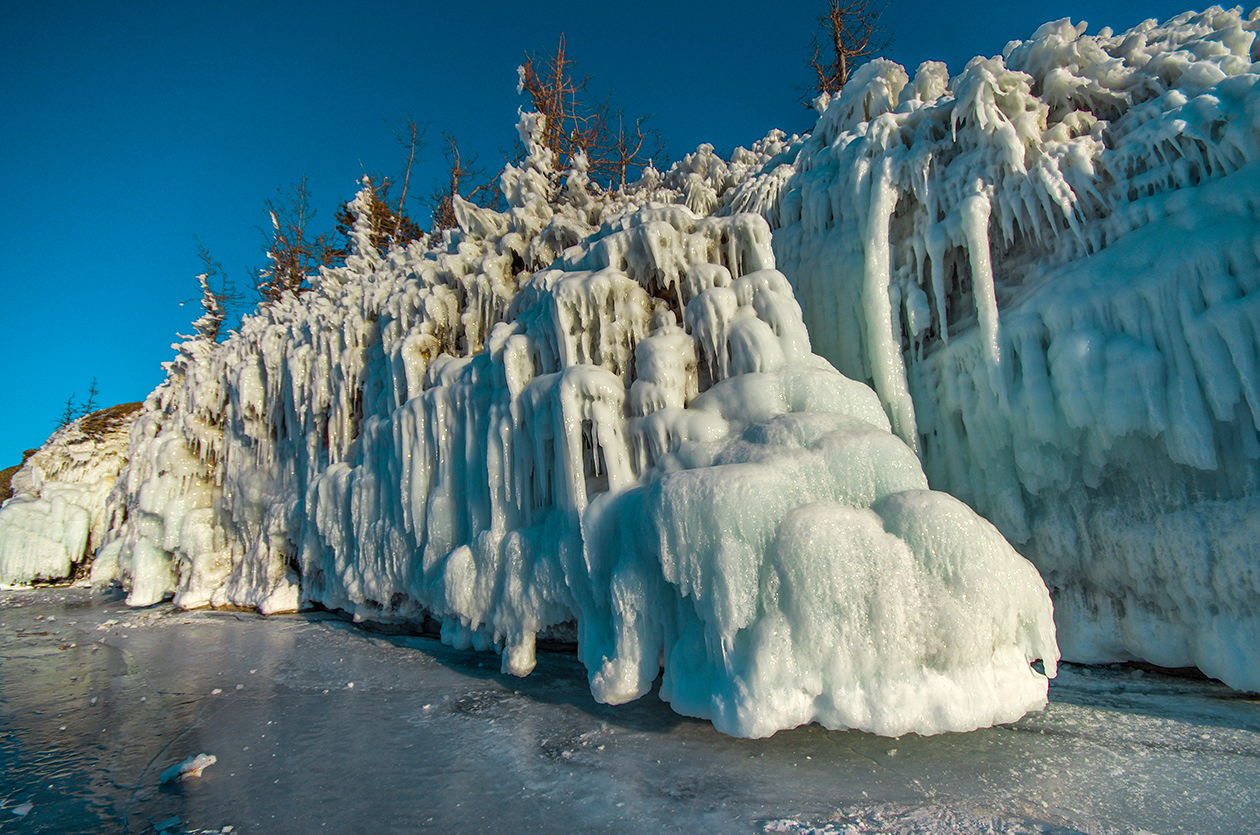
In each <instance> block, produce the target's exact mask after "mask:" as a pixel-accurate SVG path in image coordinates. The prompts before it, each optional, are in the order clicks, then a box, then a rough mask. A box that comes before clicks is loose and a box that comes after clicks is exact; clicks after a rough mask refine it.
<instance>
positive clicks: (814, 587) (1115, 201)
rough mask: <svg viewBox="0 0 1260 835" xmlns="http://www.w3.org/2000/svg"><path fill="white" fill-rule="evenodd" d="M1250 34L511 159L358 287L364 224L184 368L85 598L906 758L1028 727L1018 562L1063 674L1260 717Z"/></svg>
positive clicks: (1171, 30)
mask: <svg viewBox="0 0 1260 835" xmlns="http://www.w3.org/2000/svg"><path fill="white" fill-rule="evenodd" d="M1255 27H1256V23H1255V22H1253V21H1251V20H1249V19H1246V18H1244V17H1243V15H1242V13H1241V12H1240V11H1237V10H1235V11H1222V10H1221V9H1212V10H1209V11H1208V12H1205V13H1203V14H1198V15H1189V14H1188V15H1184V16H1181V17H1179V18H1177V19H1174V20H1172V21H1168V22H1166V23H1164V24H1162V25H1157V24H1155V23H1154V22H1148V23H1146V24H1143V25H1142V26H1139V27H1138V28H1136V29H1134V30H1133V31H1131V32H1127V33H1123V34H1120V35H1115V34H1113V33H1111V32H1109V31H1107V30H1103V31H1102V32H1101V33H1099V34H1098V35H1096V36H1089V35H1085V34H1084V32H1085V28H1084V26H1083V25H1081V26H1077V25H1073V24H1071V23H1068V22H1066V21H1060V22H1058V23H1052V24H1047V25H1046V26H1044V27H1042V28H1041V29H1040V30H1039V31H1038V32H1037V33H1036V34H1035V35H1034V37H1033V38H1032V39H1030V40H1029V41H1026V42H1014V43H1012V44H1011V45H1010V46H1008V48H1007V50H1006V51H1005V53H1004V55H1003V56H1001V57H994V58H988V59H980V58H977V59H975V60H973V61H972V62H971V63H970V64H969V65H968V66H967V67H966V69H964V70H963V72H962V73H960V74H959V75H958V76H956V77H954V78H952V79H951V78H950V77H949V76H948V73H947V72H946V70H945V67H944V66H943V65H940V64H934V63H931V62H929V63H926V64H924V65H922V66H921V67H920V68H919V69H918V70H917V72H916V73H915V76H914V78H913V79H911V78H910V77H909V74H908V73H906V71H905V70H904V69H902V68H901V67H899V66H897V65H896V64H893V63H891V62H887V61H875V62H872V63H871V64H868V65H866V66H865V67H863V68H861V69H860V70H858V71H857V73H855V76H854V78H853V79H852V80H851V82H850V83H849V85H848V86H847V87H846V88H845V90H844V91H843V92H842V93H841V94H840V95H839V96H838V97H836V98H835V99H832V100H820V101H819V102H818V106H819V110H820V115H819V120H818V124H817V125H816V127H815V129H814V130H813V132H812V133H811V134H809V135H808V136H806V137H804V138H798V137H790V138H789V137H785V136H784V135H783V134H781V133H778V132H776V133H772V134H771V135H770V136H768V137H767V138H766V139H765V140H763V141H762V142H760V143H757V144H756V145H755V146H754V147H753V148H752V149H751V150H745V149H736V151H735V153H734V154H733V155H732V157H731V158H730V159H722V158H720V157H719V156H718V155H717V154H715V153H714V152H713V149H712V148H710V147H707V146H705V147H702V148H701V149H699V150H698V151H697V152H696V153H694V154H691V155H688V156H687V157H686V158H684V159H683V160H681V161H680V162H678V163H676V164H675V165H674V166H673V167H671V168H670V169H669V170H668V171H667V172H664V173H661V172H657V171H655V170H653V169H649V170H648V171H647V172H645V174H644V176H643V177H642V179H641V180H640V181H638V182H637V183H634V184H632V185H630V186H628V187H626V188H625V189H623V190H621V191H619V192H616V193H605V192H602V191H600V190H598V189H594V188H592V187H590V185H589V183H588V181H587V179H586V175H585V172H584V170H583V163H582V160H581V159H580V157H579V158H578V159H577V160H576V162H575V164H574V165H573V167H572V169H571V170H568V171H557V170H556V169H555V163H554V160H553V158H552V157H551V155H550V153H549V152H548V151H547V150H546V149H545V148H542V147H541V146H540V145H539V144H538V143H537V142H536V141H534V138H535V137H536V136H538V135H540V134H539V127H540V125H539V122H538V119H539V117H537V116H536V115H533V114H525V115H524V116H523V117H522V122H521V133H522V139H523V141H524V142H525V143H526V145H527V146H528V147H529V154H528V156H527V157H526V159H525V160H524V162H522V163H520V164H518V165H514V166H509V167H508V168H507V169H505V171H504V173H503V175H502V178H501V181H500V185H501V188H502V190H503V193H504V195H505V197H506V200H507V203H508V206H509V208H508V209H507V210H506V211H503V212H495V211H489V210H486V209H483V208H479V207H476V206H473V205H471V204H468V203H464V202H462V201H457V202H456V213H457V215H458V218H459V228H458V229H457V230H453V231H451V232H448V233H446V235H445V236H444V237H443V238H442V240H435V241H423V242H418V243H413V244H410V245H409V246H407V247H405V248H394V249H393V250H391V251H390V252H389V253H388V254H386V255H384V256H382V255H381V254H380V253H378V252H377V250H376V249H375V247H373V246H372V244H371V242H370V239H369V238H370V230H369V229H368V226H367V224H368V220H367V217H368V212H367V210H366V208H367V204H366V202H365V201H366V200H367V199H368V197H367V195H368V191H366V190H365V191H363V192H361V195H360V198H359V201H358V202H357V203H356V204H355V205H354V206H352V208H353V209H354V210H355V211H356V212H357V213H358V214H357V216H358V217H360V223H359V225H358V226H356V230H355V234H354V239H355V240H354V241H353V246H352V249H353V254H352V255H351V256H350V257H349V258H348V259H347V261H346V264H345V265H344V266H343V267H338V268H335V269H324V270H322V271H321V273H320V274H319V275H318V276H315V277H313V279H312V285H313V289H311V290H310V291H309V292H306V293H303V294H301V295H300V296H294V295H291V294H290V295H287V296H285V297H283V298H281V299H280V300H279V301H278V302H276V303H274V304H270V305H267V306H265V307H264V308H262V309H260V310H259V311H258V312H257V313H256V314H254V315H252V316H250V317H247V318H246V319H245V320H244V322H243V323H242V326H241V328H240V329H239V331H238V332H236V333H233V334H232V335H230V336H229V337H228V338H227V339H226V340H225V341H223V342H221V343H217V342H214V341H213V340H211V339H208V338H205V337H204V336H200V337H198V338H194V339H189V340H188V341H187V342H185V343H183V344H182V345H181V346H179V356H178V357H177V358H176V359H175V361H173V362H172V363H171V364H170V365H169V372H170V373H169V376H168V379H167V380H166V382H164V383H163V384H162V385H161V386H159V387H158V389H157V390H155V391H154V393H153V394H152V395H151V396H150V397H149V399H148V401H146V404H145V409H144V411H143V413H142V415H141V416H140V418H139V419H138V420H137V421H136V422H135V424H134V426H133V428H132V430H131V436H130V446H129V449H128V453H127V454H128V462H129V463H128V466H127V468H126V469H125V470H124V471H123V472H122V474H121V475H120V476H119V479H118V482H117V484H116V486H115V488H114V490H113V491H112V493H111V494H110V495H109V497H108V499H107V500H105V501H103V502H102V504H101V508H102V512H103V513H105V514H106V518H109V519H111V520H112V521H113V524H112V526H111V527H110V530H109V532H108V534H107V542H106V544H105V545H104V546H103V547H101V548H100V549H99V551H97V555H96V558H95V561H94V563H93V566H92V574H93V577H94V578H95V579H96V580H98V581H100V582H105V581H108V580H112V579H118V580H121V581H122V582H123V583H124V585H125V587H126V588H127V589H128V593H129V597H128V601H129V602H130V603H131V604H133V605H148V604H151V603H154V602H156V601H159V600H161V599H163V597H164V596H166V595H169V594H172V593H173V594H174V598H175V602H176V604H177V605H181V606H187V607H195V606H203V605H216V606H221V605H236V606H247V607H257V608H259V609H260V610H262V611H264V612H276V611H287V610H292V609H294V608H296V607H298V606H299V605H301V604H302V603H304V602H312V603H320V604H323V605H326V606H329V607H333V608H339V609H344V610H346V611H349V612H352V613H354V614H355V615H356V616H357V617H361V618H372V619H377V620H388V619H395V620H412V621H418V620H421V619H425V618H431V619H433V620H434V621H437V622H439V623H440V625H441V631H442V635H443V638H444V639H445V640H447V641H449V642H451V643H453V644H455V645H457V646H470V647H481V648H489V647H495V648H497V649H498V650H499V651H500V652H501V653H502V657H503V668H504V669H505V670H507V671H510V672H513V673H516V674H525V673H528V672H529V670H530V669H531V668H532V666H533V658H534V642H535V640H536V637H537V636H538V635H540V634H543V635H546V634H549V633H552V634H554V633H556V632H557V631H559V632H564V631H566V630H576V635H577V639H578V644H579V653H580V656H581V658H582V660H583V662H584V664H585V665H586V667H587V669H588V670H589V672H590V682H591V689H592V692H593V693H594V695H595V696H596V697H597V698H599V699H601V700H603V701H607V702H622V701H626V700H629V699H633V698H636V697H638V696H639V695H642V694H643V693H644V692H646V691H647V690H648V688H649V687H650V686H651V684H652V682H653V681H654V680H655V679H656V677H657V675H658V674H662V668H663V678H662V685H661V694H662V696H663V697H664V698H666V699H667V700H669V701H670V702H671V704H673V705H674V707H675V708H676V709H677V710H679V711H680V712H682V713H686V714H689V715H695V716H703V717H708V718H711V719H712V720H713V721H714V723H715V724H716V725H717V726H718V727H719V728H721V729H722V730H725V731H727V732H729V733H733V734H740V735H764V734H768V733H772V732H774V731H775V730H776V729H779V728H785V727H791V726H794V725H797V724H801V723H804V722H809V721H819V722H821V723H823V724H824V725H827V726H829V727H855V728H861V729H867V730H873V731H876V732H878V733H885V734H893V735H896V734H901V733H905V732H909V731H916V732H920V733H933V732H939V731H945V730H963V729H968V728H974V727H977V726H980V725H984V724H990V723H993V722H1002V721H1009V720H1013V719H1015V718H1017V717H1018V716H1019V715H1021V714H1022V713H1024V712H1025V711H1027V710H1029V709H1033V708H1035V707H1037V706H1038V705H1039V704H1041V703H1042V701H1043V700H1044V697H1045V692H1046V690H1045V688H1046V681H1045V678H1044V676H1043V675H1042V674H1041V673H1038V672H1036V671H1035V670H1034V669H1033V668H1032V667H1030V662H1032V661H1034V660H1035V659H1042V660H1043V661H1044V662H1045V668H1046V672H1047V673H1049V674H1053V671H1054V663H1055V660H1056V659H1057V656H1058V651H1057V650H1056V647H1055V627H1054V623H1052V615H1051V607H1050V599H1049V597H1048V596H1047V592H1046V587H1045V585H1043V583H1042V579H1041V577H1039V576H1038V573H1037V570H1035V569H1034V568H1033V566H1032V565H1031V564H1030V563H1028V562H1027V561H1025V559H1024V558H1023V557H1021V556H1020V555H1019V554H1018V553H1016V551H1015V550H1014V549H1012V547H1011V545H1009V544H1008V540H1009V541H1011V542H1014V543H1015V544H1016V546H1017V547H1018V548H1019V549H1020V551H1021V552H1022V553H1023V554H1025V555H1027V556H1028V558H1029V559H1031V560H1032V561H1033V563H1035V564H1036V566H1037V568H1039V569H1040V571H1041V573H1042V575H1043V576H1044V577H1045V579H1046V583H1047V584H1048V585H1049V586H1050V590H1051V592H1052V593H1053V595H1054V599H1055V605H1056V613H1055V615H1054V617H1055V619H1056V620H1057V623H1058V629H1059V640H1060V642H1061V644H1062V646H1063V647H1064V649H1065V656H1066V657H1070V658H1074V659H1076V660H1115V659H1122V658H1129V657H1137V658H1145V659H1147V660H1150V661H1153V662H1155V663H1158V664H1163V665H1166V666H1180V665H1189V664H1194V665H1197V666H1199V667H1200V668H1201V669H1203V670H1204V671H1206V672H1208V673H1210V674H1212V675H1216V676H1220V677H1222V678H1223V679H1224V680H1225V681H1226V682H1228V683H1230V684H1233V685H1234V686H1236V687H1245V688H1252V689H1260V679H1257V675H1258V674H1257V673H1256V670H1258V669H1260V665H1258V664H1257V663H1256V662H1257V660H1260V659H1257V657H1256V655H1257V652H1258V651H1257V649H1256V647H1260V640H1257V639H1258V638H1260V622H1258V621H1257V617H1258V614H1257V613H1260V608H1258V607H1257V604H1258V603H1260V572H1258V571H1257V565H1260V561H1258V560H1257V555H1256V545H1255V543H1256V542H1257V541H1260V537H1258V536H1257V534H1260V531H1258V530H1257V528H1260V508H1258V507H1257V498H1256V496H1257V476H1258V474H1260V473H1258V472H1257V460H1260V442H1258V438H1257V415H1258V414H1260V411H1257V410H1258V409H1260V394H1258V393H1257V392H1258V391H1260V388H1258V386H1257V383H1258V378H1257V368H1256V362H1257V339H1260V308H1258V307H1257V292H1258V290H1257V288H1258V287H1260V255H1258V253H1260V247H1257V246H1256V244H1255V241H1256V240H1257V239H1258V238H1257V232H1258V231H1260V230H1258V229H1257V223H1260V213H1258V212H1260V210H1258V208H1257V204H1258V203H1260V200H1258V199H1257V197H1256V195H1258V194H1260V190H1258V189H1257V186H1260V180H1258V178H1260V170H1258V169H1257V168H1256V166H1257V165H1258V164H1260V163H1257V162H1256V158H1257V153H1258V152H1260V145H1258V143H1257V140H1258V138H1260V134H1258V132H1257V128H1258V122H1257V120H1258V119H1260V91H1258V90H1256V88H1255V82H1256V80H1257V78H1258V76H1257V75H1255V74H1253V73H1252V66H1253V65H1252V58H1253V50H1257V51H1260V47H1258V46H1257V45H1256V44H1255V37H1254V29H1255ZM824 358H825V359H824ZM837 368H838V369H839V371H840V372H843V375H842V374H841V373H838V372H837V370H836V369H837ZM844 375H847V376H844ZM868 383H869V387H868V385H866V384H868ZM925 473H926V475H925ZM929 484H930V485H931V488H932V489H929ZM938 491H943V492H938ZM14 501H16V499H15V500H14ZM11 506H12V504H6V505H5V506H4V508H3V509H0V530H4V527H3V526H4V525H5V524H6V520H7V518H8V515H9V513H10V508H11ZM972 508H974V509H975V510H973V509H972ZM976 511H978V512H979V513H980V514H983V515H984V516H985V517H987V518H988V519H991V520H992V521H993V523H994V524H995V525H996V528H995V527H994V526H993V525H990V524H989V523H988V522H986V521H985V520H984V519H983V518H981V517H980V516H978V515H977V513H976ZM999 530H1000V531H1001V533H999ZM1003 534H1004V535H1005V538H1004V537H1003ZM0 542H3V540H0ZM7 547H8V548H9V550H10V551H12V550H13V547H14V546H7ZM0 556H2V557H3V559H5V560H7V562H5V563H3V565H5V566H15V565H24V563H23V562H22V561H23V559H24V557H22V556H21V554H18V555H17V556H13V555H11V554H9V553H8V552H7V551H6V552H0ZM6 570H14V569H13V568H6ZM22 570H25V569H22ZM3 576H4V577H5V578H6V581H9V582H12V581H13V580H10V579H8V578H9V575H7V574H6V575H3ZM19 579H20V578H19Z"/></svg>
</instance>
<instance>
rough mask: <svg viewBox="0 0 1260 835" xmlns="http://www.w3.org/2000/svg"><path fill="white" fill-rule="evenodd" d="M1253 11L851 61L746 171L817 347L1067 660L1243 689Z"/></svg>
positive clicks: (1256, 294)
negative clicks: (1046, 593) (877, 402)
mask: <svg viewBox="0 0 1260 835" xmlns="http://www.w3.org/2000/svg"><path fill="white" fill-rule="evenodd" d="M1254 17H1255V14H1254V13H1253V18H1254ZM1257 23H1258V22H1257V20H1256V19H1246V18H1244V17H1242V15H1241V13H1240V12H1239V11H1238V10H1232V11H1224V10H1222V9H1220V8H1214V9H1209V10H1208V11H1206V12H1203V13H1201V14H1189V13H1188V14H1185V15H1182V16H1179V17H1177V18H1175V19H1173V20H1170V21H1167V22H1165V23H1163V24H1156V23H1155V22H1154V21H1148V22H1147V23H1145V24H1143V25H1141V26H1139V27H1137V28H1135V29H1134V30H1132V31H1130V32H1123V33H1119V34H1113V33H1110V32H1106V31H1104V32H1102V33H1100V34H1099V35H1097V36H1088V35H1085V34H1084V25H1083V24H1082V25H1079V26H1074V25H1071V24H1070V23H1068V22H1067V21H1059V22H1057V23H1049V24H1046V25H1045V26H1043V27H1042V28H1041V29H1040V30H1038V32H1037V33H1036V35H1034V37H1033V38H1032V39H1030V40H1028V41H1025V42H1015V43H1012V44H1011V45H1010V46H1009V47H1008V48H1007V50H1006V54H1005V55H1004V56H1002V57H995V58H988V59H979V58H977V59H975V60H973V61H972V62H971V63H970V64H969V65H968V67H967V68H966V69H965V70H964V71H963V72H962V73H961V74H960V75H959V76H958V77H956V78H953V79H947V78H946V77H945V76H944V75H943V74H942V72H941V68H940V67H939V66H934V65H932V64H925V65H923V66H922V67H920V68H919V70H918V72H917V73H916V74H915V76H914V78H913V79H910V78H909V76H908V75H907V73H905V72H904V71H903V70H902V69H901V68H900V67H898V66H896V65H894V64H890V63H888V62H873V63H871V64H869V65H867V66H866V67H863V68H862V70H860V71H859V72H858V73H857V74H856V75H855V78H854V81H853V82H852V83H851V84H850V85H849V86H848V87H846V88H845V91H844V93H843V94H842V95H841V97H840V98H839V99H838V100H837V101H835V102H832V103H831V104H830V105H829V106H828V108H827V110H826V112H825V113H824V114H823V116H822V118H821V119H820V120H819V123H818V126H817V128H816V129H815V131H814V133H813V134H812V135H811V137H810V138H809V139H808V140H807V141H806V142H805V143H804V146H803V148H802V150H801V152H800V154H799V155H798V156H797V159H796V162H795V169H794V172H795V173H793V174H792V176H791V177H790V178H788V179H786V180H784V181H783V183H782V185H780V184H779V183H778V181H776V180H775V179H774V177H773V176H772V175H771V174H763V175H762V176H761V183H760V184H756V182H755V181H754V183H750V186H749V193H750V194H754V193H756V194H760V195H761V197H760V198H759V199H761V200H762V201H763V202H765V200H766V198H765V194H766V193H767V191H772V193H773V194H774V200H773V203H772V204H771V205H772V207H773V212H770V211H768V212H767V214H768V216H770V217H772V218H773V219H774V220H775V222H776V223H775V225H776V228H775V231H774V241H775V254H776V257H777V259H778V263H779V266H780V268H781V269H782V270H783V271H784V273H785V274H786V275H787V276H789V277H790V279H791V280H792V282H793V286H794V287H795V289H796V291H797V295H798V298H800V299H801V302H802V304H803V306H804V309H805V322H806V324H807V325H808V326H809V328H810V333H811V336H812V337H813V338H814V340H815V345H816V346H817V348H818V350H819V352H820V353H822V354H823V355H824V356H826V357H828V358H829V359H831V360H832V361H833V362H835V363H836V365H837V367H838V368H839V369H840V370H841V371H844V372H845V373H846V374H849V375H850V376H853V377H855V378H857V379H868V380H870V381H871V382H872V384H873V385H874V387H875V389H876V391H878V392H879V394H880V397H881V399H882V401H883V402H884V404H885V406H886V408H887V410H888V414H889V417H890V419H891V420H892V422H893V425H894V427H895V428H896V430H897V432H898V434H899V435H900V436H901V437H902V438H903V439H905V440H906V442H907V443H910V444H912V445H913V446H915V447H916V449H917V450H918V451H919V453H920V456H921V458H922V460H923V462H924V468H925V470H926V471H927V474H928V477H929V480H930V482H931V483H932V486H933V487H935V488H937V489H941V490H945V491H947V492H949V493H951V494H952V495H955V496H957V497H959V498H961V499H963V500H964V501H966V502H967V503H968V504H970V505H971V506H972V507H974V508H976V509H977V510H978V511H980V512H981V513H982V514H984V515H985V516H986V518H988V519H990V520H991V521H993V523H994V524H996V525H997V527H998V528H999V529H1000V530H1001V531H1002V532H1003V533H1004V534H1005V535H1006V536H1007V537H1008V538H1009V539H1010V541H1011V542H1012V543H1014V544H1015V545H1016V547H1018V548H1019V549H1020V551H1021V552H1022V553H1024V554H1025V555H1026V556H1028V557H1029V558H1030V559H1031V560H1033V562H1034V563H1035V564H1036V565H1037V567H1038V568H1039V569H1040V571H1041V573H1042V575H1043V576H1044V578H1045V579H1046V582H1047V584H1048V585H1049V586H1050V588H1051V591H1052V593H1053V595H1054V600H1055V607H1056V621H1057V623H1058V625H1059V641H1060V646H1061V648H1062V650H1063V653H1064V657H1066V658H1071V659H1074V660H1080V661H1114V660H1124V659H1127V658H1133V657H1136V658H1142V659H1146V660H1149V661H1152V662H1154V663H1157V664H1161V665H1164V666H1170V667H1180V666H1197V667H1199V668H1200V669H1202V670H1204V671H1205V672H1208V673H1209V674H1210V675H1212V676H1215V677H1219V678H1221V679H1223V680H1225V681H1227V682H1230V683H1231V684H1233V685H1234V686H1236V687H1241V688H1245V689H1250V690H1260V664H1257V663H1256V662H1257V660H1260V659H1258V658H1257V654H1256V649H1255V648H1256V647H1257V646H1260V643H1257V642H1258V641H1260V572H1258V571H1257V563H1258V558H1257V550H1256V547H1255V545H1254V543H1256V542H1257V541H1260V440H1258V438H1260V376H1258V374H1260V368H1258V367H1257V363H1256V358H1257V356H1260V257H1258V254H1257V250H1256V247H1255V241H1256V239H1257V235H1258V234H1260V204H1258V203H1257V199H1256V195H1257V194H1260V85H1258V84H1257V81H1258V80H1260V77H1258V76H1257V75H1256V72H1255V68H1256V65H1255V64H1254V63H1253V61H1255V60H1256V59H1257V58H1258V57H1260V45H1258V44H1257V42H1256V36H1255V33H1256V28H1257ZM754 184H756V185H757V186H758V188H760V191H757V190H756V189H754Z"/></svg>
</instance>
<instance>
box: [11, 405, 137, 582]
mask: <svg viewBox="0 0 1260 835" xmlns="http://www.w3.org/2000/svg"><path fill="white" fill-rule="evenodd" d="M139 409H140V404H139V403H129V404H125V405H121V406H113V407H111V408H108V409H101V410H99V411H96V412H92V413H91V414H89V415H85V416H84V417H81V418H79V419H78V420H74V421H71V422H70V423H68V424H67V425H65V426H63V427H62V428H61V429H58V430H57V431H56V432H54V433H53V435H52V437H50V438H49V439H48V441H47V442H45V444H44V445H43V446H42V447H40V448H39V450H38V451H37V452H36V453H35V454H34V455H32V456H31V457H30V458H28V459H27V460H26V463H25V464H24V465H23V466H22V468H21V469H20V470H18V471H17V472H16V473H15V474H14V475H13V480H12V482H11V487H12V488H13V496H12V497H11V498H10V499H9V500H8V501H6V502H5V503H4V505H3V506H0V583H3V584H5V585H26V584H29V583H32V582H35V581H38V580H60V579H64V578H66V577H69V576H70V575H71V573H72V572H74V571H75V570H77V569H78V568H80V567H82V566H84V565H85V563H86V561H87V559H88V557H90V556H91V555H92V554H93V553H94V552H95V551H96V549H97V547H99V546H100V544H101V543H102V542H103V541H104V540H105V533H106V531H107V530H108V528H109V524H110V519H109V518H108V514H107V511H106V500H107V498H108V497H109V493H110V491H111V490H112V489H113V486H114V481H115V479H116V478H117V477H118V474H119V472H121V471H122V470H123V468H124V467H125V466H126V464H127V432H128V428H129V427H130V425H131V422H132V421H133V420H134V419H135V418H136V416H137V415H138V414H139Z"/></svg>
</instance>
